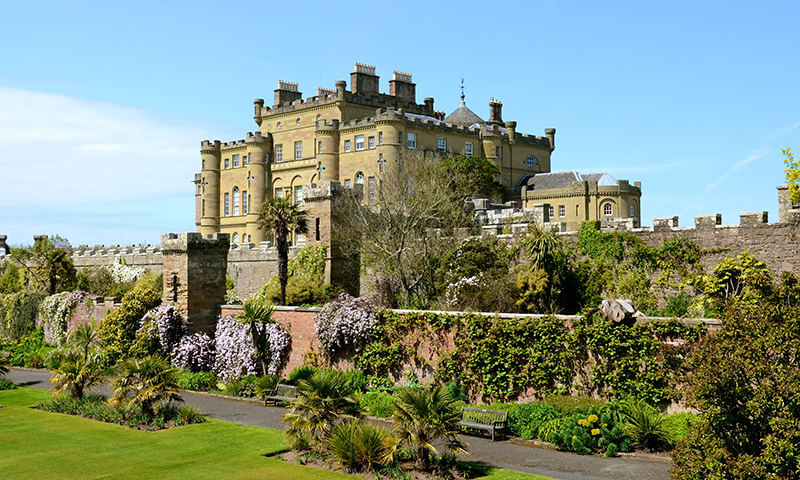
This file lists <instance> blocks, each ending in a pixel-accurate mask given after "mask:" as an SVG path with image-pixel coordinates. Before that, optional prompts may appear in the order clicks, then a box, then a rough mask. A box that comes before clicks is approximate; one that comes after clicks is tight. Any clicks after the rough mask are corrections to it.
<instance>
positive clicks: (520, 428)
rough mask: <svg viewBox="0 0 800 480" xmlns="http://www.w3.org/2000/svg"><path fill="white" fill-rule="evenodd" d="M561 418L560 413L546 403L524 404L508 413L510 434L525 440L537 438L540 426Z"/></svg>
mask: <svg viewBox="0 0 800 480" xmlns="http://www.w3.org/2000/svg"><path fill="white" fill-rule="evenodd" d="M559 417H561V412H560V411H559V410H558V409H557V408H556V407H554V406H552V405H549V404H547V403H540V402H535V403H524V404H521V405H518V406H517V407H516V408H513V409H511V410H510V411H509V412H508V428H509V430H511V433H513V434H514V435H516V436H518V437H522V438H524V439H526V440H531V439H534V438H537V436H538V434H539V429H540V428H541V426H542V424H543V423H545V422H547V421H549V420H553V419H555V418H559Z"/></svg>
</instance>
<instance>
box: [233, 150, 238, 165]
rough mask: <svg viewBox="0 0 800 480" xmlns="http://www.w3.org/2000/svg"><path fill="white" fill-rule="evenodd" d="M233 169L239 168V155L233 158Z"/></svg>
mask: <svg viewBox="0 0 800 480" xmlns="http://www.w3.org/2000/svg"><path fill="white" fill-rule="evenodd" d="M233 168H239V154H238V153H237V154H236V155H234V156H233Z"/></svg>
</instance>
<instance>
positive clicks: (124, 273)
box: [108, 257, 147, 283]
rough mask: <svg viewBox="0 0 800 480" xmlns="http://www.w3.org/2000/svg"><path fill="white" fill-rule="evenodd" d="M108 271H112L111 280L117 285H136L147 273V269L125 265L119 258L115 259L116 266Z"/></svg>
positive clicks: (112, 266)
mask: <svg viewBox="0 0 800 480" xmlns="http://www.w3.org/2000/svg"><path fill="white" fill-rule="evenodd" d="M108 269H109V270H110V271H111V278H113V279H114V281H115V282H117V283H134V282H135V281H136V280H139V278H140V277H141V276H142V275H144V274H145V273H147V269H146V268H142V267H132V266H130V265H125V264H124V263H122V261H121V260H120V259H119V257H117V258H115V259H114V264H113V265H111V266H110V267H108Z"/></svg>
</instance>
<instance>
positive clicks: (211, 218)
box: [200, 140, 221, 235]
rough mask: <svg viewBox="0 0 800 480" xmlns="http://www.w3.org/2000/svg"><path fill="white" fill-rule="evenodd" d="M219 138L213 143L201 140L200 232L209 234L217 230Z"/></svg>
mask: <svg viewBox="0 0 800 480" xmlns="http://www.w3.org/2000/svg"><path fill="white" fill-rule="evenodd" d="M219 145H220V143H219V140H214V143H211V142H209V141H208V140H203V142H202V143H201V144H200V157H201V158H202V160H203V168H202V174H201V179H200V182H201V190H200V191H201V194H200V204H201V207H200V233H202V234H203V235H209V234H212V233H217V232H219V196H220V193H219V164H220V158H221V156H220V150H219Z"/></svg>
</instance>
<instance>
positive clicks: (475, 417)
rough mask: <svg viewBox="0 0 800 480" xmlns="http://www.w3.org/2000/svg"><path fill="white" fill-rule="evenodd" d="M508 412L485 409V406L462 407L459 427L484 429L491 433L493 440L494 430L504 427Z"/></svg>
mask: <svg viewBox="0 0 800 480" xmlns="http://www.w3.org/2000/svg"><path fill="white" fill-rule="evenodd" d="M507 421H508V412H500V411H497V410H486V409H485V408H472V407H463V408H462V409H461V421H460V422H458V424H457V425H458V426H459V427H464V428H474V429H476V430H486V431H487V432H491V433H492V441H493V442H494V432H496V431H498V430H502V429H504V428H506V423H507Z"/></svg>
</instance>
